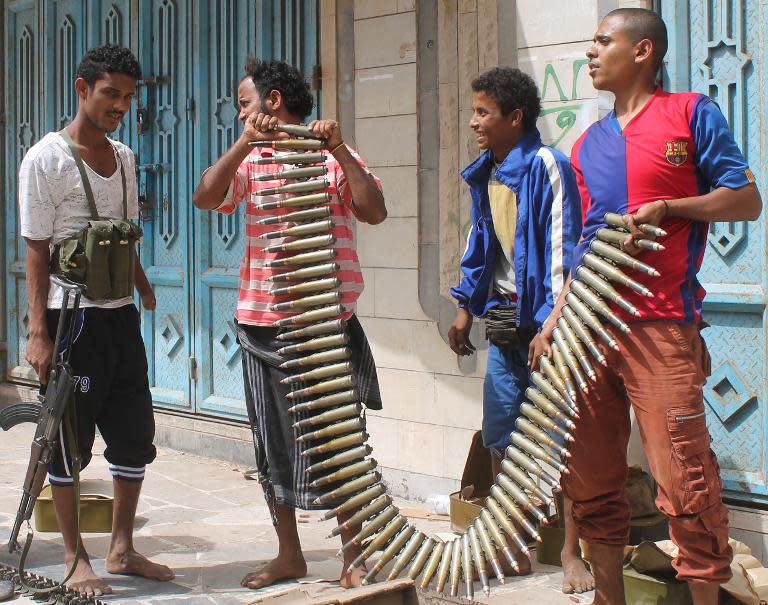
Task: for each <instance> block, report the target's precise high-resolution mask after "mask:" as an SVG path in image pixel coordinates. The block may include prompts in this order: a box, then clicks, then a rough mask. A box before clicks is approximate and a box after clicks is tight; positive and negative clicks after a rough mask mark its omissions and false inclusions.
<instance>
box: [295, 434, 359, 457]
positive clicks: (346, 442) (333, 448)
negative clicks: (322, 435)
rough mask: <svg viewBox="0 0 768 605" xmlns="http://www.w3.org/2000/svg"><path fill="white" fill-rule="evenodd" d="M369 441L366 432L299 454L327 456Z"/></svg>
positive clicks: (338, 439)
mask: <svg viewBox="0 0 768 605" xmlns="http://www.w3.org/2000/svg"><path fill="white" fill-rule="evenodd" d="M366 441H368V433H366V432H365V431H359V432H357V433H352V434H351V435H342V436H341V437H337V438H336V439H332V440H331V441H328V442H326V443H321V444H320V445H316V446H315V447H312V448H310V449H308V450H305V451H303V452H301V454H299V455H300V456H305V457H307V456H316V455H317V454H327V453H330V452H338V451H339V450H343V449H346V448H348V447H352V446H355V445H361V444H363V443H365V442H366Z"/></svg>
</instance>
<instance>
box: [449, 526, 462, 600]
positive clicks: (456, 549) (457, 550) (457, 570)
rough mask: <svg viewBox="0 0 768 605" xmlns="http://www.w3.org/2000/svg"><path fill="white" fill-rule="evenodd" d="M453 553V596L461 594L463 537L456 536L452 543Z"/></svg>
mask: <svg viewBox="0 0 768 605" xmlns="http://www.w3.org/2000/svg"><path fill="white" fill-rule="evenodd" d="M452 546H453V547H452V549H451V550H452V551H453V554H452V555H451V596H452V597H457V596H459V582H461V538H456V539H455V540H454V541H453V545H452Z"/></svg>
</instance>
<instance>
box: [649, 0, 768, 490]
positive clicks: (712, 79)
mask: <svg viewBox="0 0 768 605" xmlns="http://www.w3.org/2000/svg"><path fill="white" fill-rule="evenodd" d="M660 9H661V13H662V16H664V17H665V19H666V20H667V25H668V28H669V32H670V49H671V50H672V52H673V53H674V54H671V55H670V56H669V66H670V67H673V66H674V67H673V68H672V69H668V70H667V75H668V81H669V83H670V85H671V89H672V90H695V91H698V92H702V93H704V94H707V95H709V96H710V97H711V98H712V99H714V100H715V101H717V103H718V104H719V105H720V108H721V109H722V110H723V114H724V115H725V117H726V119H727V120H728V123H729V125H730V127H731V129H732V130H733V132H734V136H735V138H736V141H737V142H738V144H739V146H740V148H741V149H742V151H743V152H744V154H745V155H746V157H747V160H748V162H749V164H750V166H751V168H752V170H753V172H754V173H755V178H756V180H757V184H758V187H760V189H761V191H762V193H763V196H765V194H766V191H768V190H767V189H766V186H767V185H768V180H767V179H766V177H767V176H768V161H767V160H766V157H765V156H766V151H768V149H766V141H765V138H764V135H763V134H762V133H764V132H765V129H766V127H768V124H766V121H765V116H766V110H768V107H766V98H765V88H764V86H765V85H764V82H765V78H766V75H767V73H768V72H767V71H766V66H767V64H768V59H766V54H765V51H766V48H765V44H764V41H765V39H766V29H767V26H766V23H767V22H768V21H767V20H768V6H766V5H765V3H761V2H760V1H759V0H690V1H688V0H685V1H684V0H663V1H662V2H661V3H660ZM681 58H683V59H687V65H686V66H685V68H683V67H682V65H681V63H680V59H681ZM765 225H766V221H765V214H763V216H761V217H760V219H759V220H757V221H754V222H737V223H713V224H712V225H711V227H710V232H709V235H708V241H707V249H706V253H705V256H704V263H703V265H702V270H701V273H700V276H699V279H700V281H701V282H702V284H703V285H704V287H705V288H706V290H707V292H708V294H707V297H706V299H705V302H704V318H705V319H706V321H707V322H709V323H710V324H712V327H711V328H710V329H708V330H706V331H705V332H704V333H703V334H704V337H705V339H706V341H707V345H708V347H709V350H710V354H711V356H712V375H711V376H710V378H709V380H708V381H707V385H706V387H705V390H704V399H705V401H706V402H707V415H708V422H709V427H710V431H711V433H712V438H713V449H714V450H715V451H716V453H717V455H718V460H719V462H720V467H721V470H722V476H723V479H724V483H725V489H726V493H727V495H728V496H729V497H733V498H736V499H742V500H748V501H763V502H765V501H768V489H767V488H766V477H768V468H767V466H766V464H767V462H766V451H765V444H766V442H767V438H768V422H766V420H768V419H767V418H766V403H768V402H766V378H767V377H768V370H767V369H766V313H765V311H766V271H765V267H766V250H765V243H766V242H765Z"/></svg>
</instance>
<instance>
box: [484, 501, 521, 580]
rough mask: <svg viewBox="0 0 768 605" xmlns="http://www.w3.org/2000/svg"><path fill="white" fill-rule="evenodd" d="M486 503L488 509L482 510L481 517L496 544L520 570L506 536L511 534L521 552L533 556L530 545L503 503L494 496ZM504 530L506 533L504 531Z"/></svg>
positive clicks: (514, 566) (510, 562) (510, 536)
mask: <svg viewBox="0 0 768 605" xmlns="http://www.w3.org/2000/svg"><path fill="white" fill-rule="evenodd" d="M485 505H486V509H484V510H482V511H480V517H481V518H482V519H483V521H484V522H485V526H486V527H487V528H488V529H489V530H490V532H491V535H492V536H493V539H494V540H496V544H498V545H499V546H500V547H501V548H502V550H503V552H504V554H505V556H506V558H507V561H509V564H510V565H512V567H513V568H515V569H516V570H518V571H519V569H520V568H519V566H518V564H517V561H515V557H514V555H513V553H512V549H511V548H509V545H508V544H507V541H506V538H505V537H504V536H505V535H507V536H509V538H510V539H511V540H512V542H514V543H515V546H517V547H518V548H519V549H520V552H522V553H523V554H525V556H526V557H530V556H531V551H530V550H529V549H528V545H527V544H526V543H525V540H524V539H523V537H522V536H521V535H520V533H519V532H518V531H517V528H516V527H515V526H514V525H513V524H512V521H510V520H509V517H508V516H507V514H506V513H505V512H504V509H503V508H502V507H501V504H499V503H498V502H496V500H494V499H493V498H486V500H485ZM499 526H501V529H499ZM502 530H503V532H504V533H502ZM510 559H511V560H510ZM513 561H514V563H513Z"/></svg>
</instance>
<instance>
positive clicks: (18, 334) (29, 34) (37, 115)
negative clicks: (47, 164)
mask: <svg viewBox="0 0 768 605" xmlns="http://www.w3.org/2000/svg"><path fill="white" fill-rule="evenodd" d="M37 5H38V3H37V2H33V1H26V2H8V3H7V4H6V5H5V15H6V18H5V56H6V57H7V59H6V60H7V64H6V74H7V78H8V87H7V88H6V98H5V102H4V105H5V115H6V120H7V129H6V143H5V149H6V155H5V159H4V162H5V173H6V174H7V175H8V178H7V180H6V189H5V191H6V198H5V204H6V206H5V217H6V227H5V258H6V263H7V273H6V280H7V281H6V303H7V305H6V308H7V315H8V328H7V329H8V345H9V346H8V368H7V376H8V378H11V379H13V378H17V379H24V380H34V379H35V378H36V375H35V373H34V371H33V370H32V368H31V367H29V365H28V364H27V362H26V360H25V359H24V356H25V350H26V342H27V323H28V318H27V290H26V284H25V281H24V278H25V258H26V249H25V245H24V241H23V239H22V238H21V235H20V233H19V209H18V208H19V206H18V188H17V185H18V179H17V175H18V169H19V164H21V160H22V158H23V157H24V155H25V154H26V153H27V151H28V150H29V148H30V147H31V146H32V145H33V144H34V143H35V142H36V141H37V139H38V138H39V136H40V133H41V120H42V115H41V113H42V112H41V103H40V71H39V66H40V65H41V64H42V61H40V48H41V42H40V26H39V18H40V15H39V14H38V10H37Z"/></svg>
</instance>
